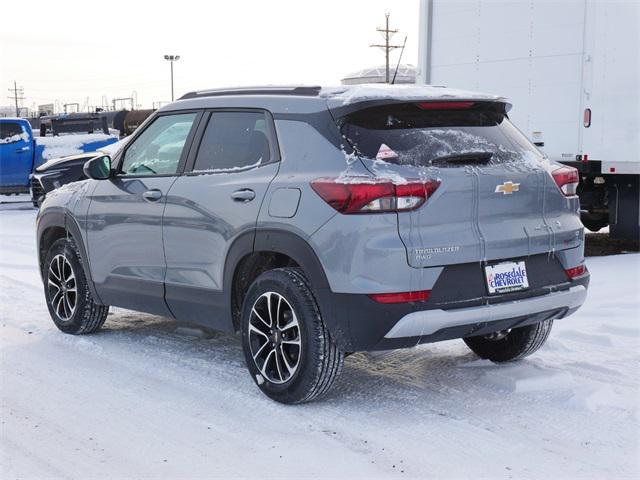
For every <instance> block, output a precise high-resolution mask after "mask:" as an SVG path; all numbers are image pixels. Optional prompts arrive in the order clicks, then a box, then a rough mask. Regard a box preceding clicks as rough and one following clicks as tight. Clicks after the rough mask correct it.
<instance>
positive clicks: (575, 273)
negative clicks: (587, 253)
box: [565, 264, 587, 279]
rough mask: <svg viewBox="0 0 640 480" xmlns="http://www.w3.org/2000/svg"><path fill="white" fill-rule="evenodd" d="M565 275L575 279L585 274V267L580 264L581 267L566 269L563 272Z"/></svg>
mask: <svg viewBox="0 0 640 480" xmlns="http://www.w3.org/2000/svg"><path fill="white" fill-rule="evenodd" d="M565 273H566V274H567V277H569V278H572V279H573V278H576V277H581V276H582V275H584V274H585V273H587V266H586V265H584V264H582V265H578V266H577V267H573V268H567V269H566V270H565Z"/></svg>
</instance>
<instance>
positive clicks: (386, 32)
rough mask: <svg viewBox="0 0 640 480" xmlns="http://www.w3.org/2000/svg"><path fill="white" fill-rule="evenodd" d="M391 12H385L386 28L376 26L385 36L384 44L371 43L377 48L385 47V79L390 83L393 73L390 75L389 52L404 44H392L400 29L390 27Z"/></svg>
mask: <svg viewBox="0 0 640 480" xmlns="http://www.w3.org/2000/svg"><path fill="white" fill-rule="evenodd" d="M389 15H390V14H389V13H388V12H387V13H385V14H384V16H385V28H380V27H378V28H376V31H378V32H380V33H381V34H382V36H383V38H384V45H381V44H373V45H369V46H370V47H377V48H383V49H384V57H385V65H386V76H385V79H386V80H385V81H386V83H389V80H391V75H390V71H389V54H390V53H391V50H394V49H396V48H402V45H391V37H393V35H394V34H396V33H398V30H391V29H390V28H389Z"/></svg>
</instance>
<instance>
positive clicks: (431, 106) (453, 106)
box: [416, 102, 475, 110]
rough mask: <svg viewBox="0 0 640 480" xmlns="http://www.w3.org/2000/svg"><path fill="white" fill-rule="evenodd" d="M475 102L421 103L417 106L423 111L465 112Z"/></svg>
mask: <svg viewBox="0 0 640 480" xmlns="http://www.w3.org/2000/svg"><path fill="white" fill-rule="evenodd" d="M474 103H475V102H420V103H417V104H416V105H417V106H418V108H420V109H422V110H465V109H467V108H471V107H473V104H474Z"/></svg>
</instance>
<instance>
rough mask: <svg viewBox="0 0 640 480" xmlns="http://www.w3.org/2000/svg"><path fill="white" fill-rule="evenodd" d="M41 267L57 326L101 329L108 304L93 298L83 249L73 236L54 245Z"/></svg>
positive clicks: (75, 332) (71, 330)
mask: <svg viewBox="0 0 640 480" xmlns="http://www.w3.org/2000/svg"><path fill="white" fill-rule="evenodd" d="M42 270H43V278H44V294H45V298H46V301H47V308H48V309H49V314H50V315H51V318H52V319H53V323H55V324H56V327H58V329H60V330H61V331H63V332H64V333H70V334H73V335H79V334H84V333H93V332H95V331H97V330H99V329H100V327H102V325H103V324H104V321H105V320H106V318H107V315H108V313H109V306H108V305H98V304H97V303H96V302H95V300H94V299H93V296H92V295H91V290H90V289H89V287H88V285H87V279H86V274H85V272H84V268H83V267H82V261H81V258H80V252H79V251H78V247H77V245H76V244H75V242H74V241H73V240H72V239H71V238H70V237H69V238H61V239H59V240H56V241H55V242H54V243H53V245H51V247H50V248H49V251H48V252H47V256H46V258H45V262H44V266H43V269H42ZM61 279H62V280H61ZM62 283H64V285H63V286H61V284H62ZM74 290H75V292H74Z"/></svg>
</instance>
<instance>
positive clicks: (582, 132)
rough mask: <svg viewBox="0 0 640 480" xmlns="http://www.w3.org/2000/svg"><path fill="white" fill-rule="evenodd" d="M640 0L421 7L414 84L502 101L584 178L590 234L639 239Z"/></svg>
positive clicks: (482, 1) (446, 2)
mask: <svg viewBox="0 0 640 480" xmlns="http://www.w3.org/2000/svg"><path fill="white" fill-rule="evenodd" d="M639 32H640V2H639V1H637V0H628V1H609V0H599V1H592V0H564V1H543V0H527V1H521V0H511V1H496V0H465V1H452V0H421V4H420V43H419V60H418V69H419V72H418V82H419V83H430V84H434V85H447V86H450V87H459V88H466V89H471V90H481V91H487V92H491V93H497V94H500V95H503V96H506V97H507V98H509V99H510V100H511V102H512V103H513V109H512V110H511V111H510V112H509V116H510V118H511V119H512V120H513V121H514V123H515V124H516V125H517V126H518V127H519V128H520V129H521V130H522V131H523V132H524V133H525V134H526V135H528V136H529V137H530V138H531V139H532V140H533V142H534V143H536V144H537V145H538V146H539V148H541V149H542V150H544V152H545V153H546V154H547V155H548V156H549V157H550V158H551V159H553V160H557V161H560V162H562V163H565V164H567V165H570V166H572V167H575V168H577V169H578V170H579V171H580V175H581V182H580V187H579V189H578V194H579V195H580V203H581V210H582V212H581V213H582V215H581V216H582V220H583V223H584V224H585V226H586V227H587V228H588V229H590V230H593V231H597V230H599V229H600V228H602V227H604V226H606V225H609V226H610V234H611V236H612V237H617V238H631V239H636V240H637V239H638V237H639V235H640V226H639V225H640V193H639V191H640V189H639V183H640V93H639V92H640V33H639Z"/></svg>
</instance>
